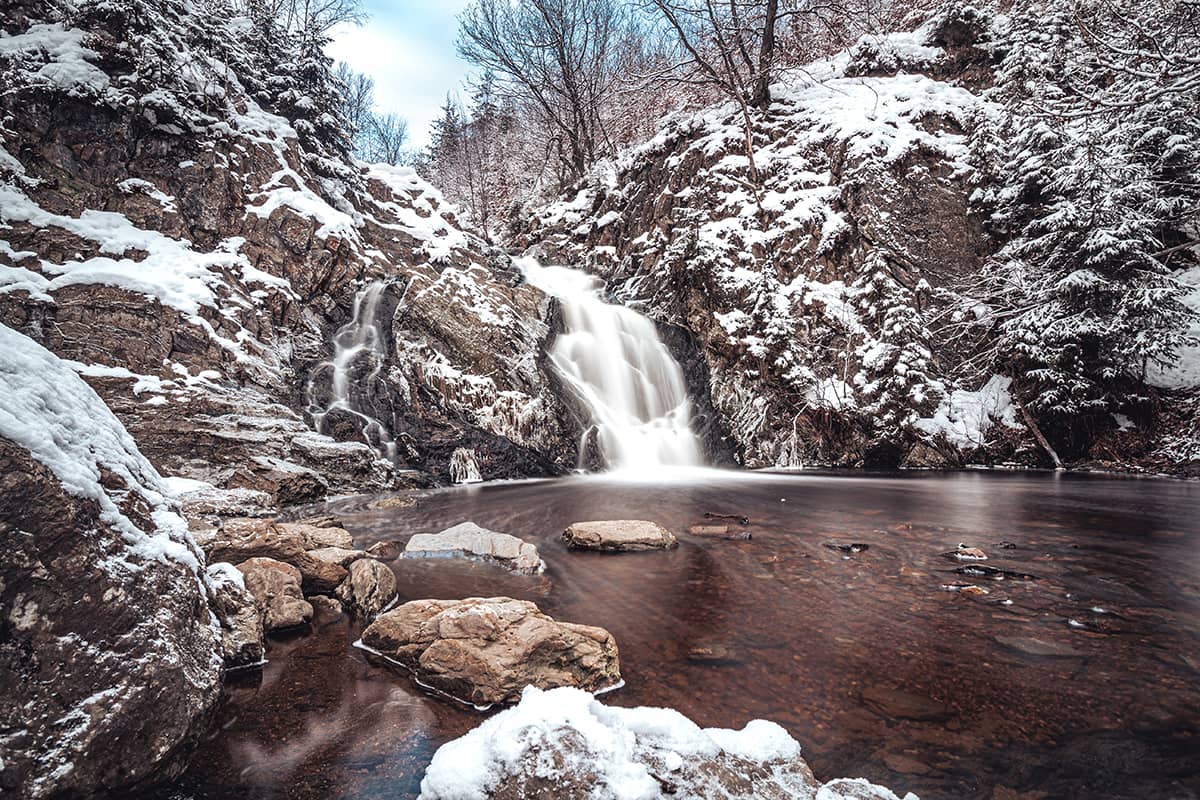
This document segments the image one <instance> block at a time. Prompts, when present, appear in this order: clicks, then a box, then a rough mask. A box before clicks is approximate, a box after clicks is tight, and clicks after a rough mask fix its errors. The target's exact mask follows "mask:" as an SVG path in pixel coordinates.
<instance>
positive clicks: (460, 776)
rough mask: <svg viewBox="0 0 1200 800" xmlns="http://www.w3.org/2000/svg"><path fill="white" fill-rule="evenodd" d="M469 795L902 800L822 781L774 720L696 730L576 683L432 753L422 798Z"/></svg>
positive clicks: (535, 696)
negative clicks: (603, 698) (606, 701)
mask: <svg viewBox="0 0 1200 800" xmlns="http://www.w3.org/2000/svg"><path fill="white" fill-rule="evenodd" d="M468 797H470V798H492V799H493V800H524V798H545V799H546V800H550V798H553V799H554V800H617V798H628V797H644V798H664V797H686V798H690V799H691V800H813V798H821V800H899V798H897V796H896V795H895V794H894V793H893V792H891V791H890V790H888V789H886V788H884V787H882V786H877V785H875V784H872V783H870V782H869V781H866V780H863V779H861V778H857V779H846V778H839V779H837V780H834V781H831V782H830V783H827V784H824V785H822V784H821V782H820V781H818V780H817V779H816V778H815V777H814V776H813V773H812V770H811V769H809V767H808V764H806V763H805V762H804V760H803V759H802V758H801V757H800V745H799V744H798V743H797V742H796V740H795V739H793V738H792V737H791V736H790V735H789V734H788V732H787V731H786V730H784V729H783V728H782V727H780V726H779V725H777V724H775V723H773V722H768V721H766V720H761V719H756V720H752V721H751V722H749V723H748V724H747V725H746V727H745V728H743V729H742V730H730V729H727V728H701V727H699V726H698V725H696V724H695V723H694V722H692V721H691V720H689V719H688V718H687V717H685V716H683V715H682V714H680V713H679V712H678V711H673V710H671V709H669V708H618V707H615V706H605V705H603V704H602V703H601V702H600V701H598V700H597V699H596V698H594V697H592V696H591V695H590V694H588V693H587V692H583V691H580V690H579V689H574V688H558V689H552V690H550V691H542V690H540V689H537V688H535V687H532V686H531V687H529V688H527V689H526V690H525V691H524V692H523V693H522V695H521V702H520V703H519V704H518V705H517V706H515V707H513V708H509V709H506V710H504V711H502V712H500V713H499V714H496V715H495V716H493V717H491V718H490V719H488V720H487V721H485V722H484V723H483V724H481V725H480V726H479V727H477V728H475V729H474V730H473V731H470V732H469V733H467V734H466V735H464V736H462V737H460V738H458V739H455V740H453V741H451V742H448V743H446V744H444V745H442V746H441V747H440V748H439V749H438V751H437V752H436V753H435V754H434V756H433V760H432V761H431V762H430V764H429V767H428V769H427V770H426V771H425V777H424V779H423V780H422V781H421V800H463V798H468ZM905 800H917V799H916V797H915V796H914V795H911V794H909V795H906V796H905Z"/></svg>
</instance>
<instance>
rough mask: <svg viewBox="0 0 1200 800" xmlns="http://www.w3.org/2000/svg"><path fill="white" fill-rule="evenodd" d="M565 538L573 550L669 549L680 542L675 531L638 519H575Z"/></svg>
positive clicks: (565, 533)
mask: <svg viewBox="0 0 1200 800" xmlns="http://www.w3.org/2000/svg"><path fill="white" fill-rule="evenodd" d="M562 538H563V541H564V542H566V543H567V547H570V548H572V549H574V550H605V551H612V552H621V551H629V550H668V549H670V548H672V547H675V546H676V545H678V544H679V540H678V539H676V538H675V534H673V533H671V532H670V531H669V530H667V529H666V528H664V527H663V526H661V525H659V524H658V523H656V522H647V521H645V520H637V519H615V520H597V521H594V522H576V523H574V524H573V525H570V526H568V527H567V529H566V530H565V531H563V535H562Z"/></svg>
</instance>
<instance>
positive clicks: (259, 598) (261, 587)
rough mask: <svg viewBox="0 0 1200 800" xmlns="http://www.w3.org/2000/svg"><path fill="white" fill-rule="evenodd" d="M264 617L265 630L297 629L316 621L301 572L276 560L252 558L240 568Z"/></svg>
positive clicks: (240, 565) (241, 564) (247, 586)
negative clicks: (305, 595)
mask: <svg viewBox="0 0 1200 800" xmlns="http://www.w3.org/2000/svg"><path fill="white" fill-rule="evenodd" d="M237 568H238V569H239V570H240V571H241V573H242V575H243V576H245V581H246V588H247V589H248V590H249V591H250V594H252V595H253V596H254V603H255V605H257V606H258V610H259V612H260V613H261V614H262V619H263V629H264V630H267V631H277V630H282V629H284V628H294V627H296V626H297V625H304V624H305V623H307V622H309V621H311V620H312V616H313V607H312V606H311V605H310V604H309V603H308V601H307V600H305V599H304V593H303V592H302V591H301V590H300V580H301V578H300V570H298V569H296V568H295V567H294V566H292V565H291V564H285V563H284V562H282V561H276V560H275V559H273V558H262V557H257V558H251V559H247V560H246V561H243V562H242V563H240V564H238V565H237Z"/></svg>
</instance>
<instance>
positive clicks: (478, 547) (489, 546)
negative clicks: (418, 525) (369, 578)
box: [404, 522, 546, 574]
mask: <svg viewBox="0 0 1200 800" xmlns="http://www.w3.org/2000/svg"><path fill="white" fill-rule="evenodd" d="M457 553H462V554H466V555H470V556H479V557H481V558H485V559H488V560H492V561H496V562H498V563H500V564H502V565H504V566H506V567H508V568H510V569H512V570H514V571H516V572H521V573H525V574H533V573H537V572H541V571H543V570H544V569H545V568H546V564H545V562H544V561H542V558H541V556H540V555H538V549H537V547H535V546H534V545H532V544H530V543H529V542H526V541H524V540H522V539H518V538H517V537H516V536H513V535H511V534H507V533H498V532H496V531H490V530H488V529H487V528H481V527H480V526H478V525H476V524H475V523H474V522H463V523H460V524H458V525H455V526H454V527H452V528H447V529H446V530H444V531H442V532H441V533H418V534H417V535H416V536H413V537H412V538H411V539H409V540H408V544H407V545H405V547H404V554H405V556H407V557H409V558H412V557H421V556H440V555H453V554H457Z"/></svg>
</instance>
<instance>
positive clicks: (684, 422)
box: [522, 258, 703, 470]
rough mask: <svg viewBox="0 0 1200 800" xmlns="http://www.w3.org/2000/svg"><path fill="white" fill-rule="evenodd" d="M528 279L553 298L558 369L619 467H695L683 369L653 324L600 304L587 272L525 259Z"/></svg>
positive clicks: (698, 460)
mask: <svg viewBox="0 0 1200 800" xmlns="http://www.w3.org/2000/svg"><path fill="white" fill-rule="evenodd" d="M522 268H523V270H524V272H525V279H526V280H528V281H529V283H531V284H532V285H534V286H536V287H537V288H539V289H541V290H542V291H544V292H546V293H547V294H549V295H551V296H553V297H556V298H558V300H559V302H560V303H561V304H562V310H563V317H564V321H565V323H566V330H565V331H564V332H563V333H561V334H559V336H558V337H557V338H556V339H555V341H554V346H553V348H552V350H551V353H550V357H551V360H552V361H553V363H554V366H555V368H556V369H557V370H558V371H559V372H560V373H561V374H562V375H563V377H564V378H565V379H566V380H567V381H568V382H569V383H570V384H571V386H572V388H574V389H575V391H576V392H578V393H579V396H580V397H581V398H582V399H583V402H584V403H585V404H586V405H587V407H588V409H589V410H590V411H591V413H592V422H593V423H594V425H595V426H596V430H597V433H598V437H599V441H600V448H601V450H602V451H603V455H604V458H605V460H606V461H607V462H608V466H609V467H610V468H612V469H616V470H646V469H653V468H655V467H661V466H700V465H702V464H703V459H702V457H701V447H700V440H699V438H698V437H697V436H696V434H695V433H693V432H692V429H691V426H690V423H691V402H690V401H689V400H688V396H687V387H686V385H685V383H684V380H683V370H682V369H680V367H679V364H678V363H677V362H676V361H675V359H674V358H672V357H671V354H670V353H669V352H668V351H667V348H666V345H664V344H663V343H662V340H661V339H659V338H658V331H657V329H655V327H654V323H653V322H651V321H650V320H649V319H647V318H646V317H644V316H642V315H641V314H639V313H637V312H636V311H634V310H633V309H630V308H626V307H625V306H620V305H613V304H612V303H607V302H605V300H604V298H603V297H602V296H601V290H602V289H603V284H602V283H601V282H600V281H599V280H598V279H597V278H595V277H593V276H591V275H588V274H587V273H586V272H581V271H579V270H574V269H568V268H566V267H544V266H542V265H540V264H538V263H537V261H536V260H535V259H532V258H527V259H524V260H523V263H522Z"/></svg>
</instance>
